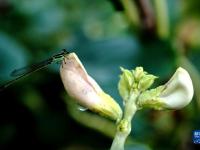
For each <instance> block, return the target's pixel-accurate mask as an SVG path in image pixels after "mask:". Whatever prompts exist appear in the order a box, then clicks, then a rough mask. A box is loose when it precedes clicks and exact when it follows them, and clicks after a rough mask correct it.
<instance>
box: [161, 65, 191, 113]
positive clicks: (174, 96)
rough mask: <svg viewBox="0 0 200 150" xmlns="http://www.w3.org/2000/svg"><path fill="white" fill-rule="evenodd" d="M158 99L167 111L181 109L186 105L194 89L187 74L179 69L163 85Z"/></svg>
mask: <svg viewBox="0 0 200 150" xmlns="http://www.w3.org/2000/svg"><path fill="white" fill-rule="evenodd" d="M164 86H165V89H164V90H163V92H162V93H161V94H160V99H162V100H163V101H164V102H165V103H166V107H167V108H169V109H181V108H183V107H185V106H186V105H188V104H189V103H190V102H191V100H192V97H193V94H194V89H193V84H192V80H191V78H190V75H189V74H188V72H187V71H186V70H185V69H183V68H181V67H179V68H178V69H177V70H176V72H175V73H174V75H173V76H172V78H171V79H170V80H169V81H168V82H167V83H166V84H165V85H164Z"/></svg>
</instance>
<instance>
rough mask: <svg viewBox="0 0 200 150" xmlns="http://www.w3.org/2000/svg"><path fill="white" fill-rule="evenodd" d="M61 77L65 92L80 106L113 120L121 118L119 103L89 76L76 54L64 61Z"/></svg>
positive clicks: (68, 56)
mask: <svg viewBox="0 0 200 150" xmlns="http://www.w3.org/2000/svg"><path fill="white" fill-rule="evenodd" d="M60 75H61V79H62V82H63V84H64V87H65V90H66V91H67V93H68V94H69V96H70V97H72V98H73V99H75V100H76V101H77V102H78V103H79V104H80V105H82V106H83V107H86V108H88V109H90V110H92V111H94V112H97V113H99V114H101V115H103V116H106V117H109V118H111V119H113V120H118V119H120V118H121V116H122V110H121V108H120V106H119V105H118V103H116V102H115V100H114V99H113V98H112V97H110V96H109V95H108V94H106V93H105V92H104V91H103V90H102V89H101V88H100V86H99V85H98V84H97V83H96V81H95V80H94V79H93V78H92V77H91V76H89V75H88V74H87V72H86V70H85V68H84V67H83V65H82V63H81V62H80V60H79V59H78V57H77V55H76V54H75V53H70V54H69V55H67V56H66V58H65V59H64V60H63V62H62V65H61V67H60Z"/></svg>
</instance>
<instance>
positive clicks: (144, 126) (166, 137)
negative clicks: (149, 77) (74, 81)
mask: <svg viewBox="0 0 200 150" xmlns="http://www.w3.org/2000/svg"><path fill="white" fill-rule="evenodd" d="M199 8H200V2H199V1H197V0H190V1H187V0H176V1H174V0H163V1H161V0H135V1H134V0H132V1H131V0H124V1H119V0H84V1H83V0H59V1H58V0H0V83H1V84H4V83H5V82H7V81H9V80H11V79H13V78H12V77H10V72H11V71H12V70H14V69H16V68H20V67H23V66H26V65H29V64H33V63H36V62H39V61H41V60H44V59H46V58H49V57H50V56H52V55H53V54H56V53H58V52H60V50H61V49H63V48H66V49H68V50H69V51H73V52H75V53H76V54H77V55H78V56H79V58H80V60H81V61H82V63H83V64H84V66H85V68H86V70H87V71H88V73H89V74H90V75H91V76H92V77H93V78H94V79H95V80H96V81H97V82H98V83H99V85H100V86H101V87H102V88H103V89H104V90H105V91H106V92H107V93H109V94H110V95H112V97H113V98H115V100H116V101H117V102H118V103H119V104H120V105H121V106H122V99H121V98H120V96H119V94H118V90H117V83H118V80H119V74H120V69H119V67H120V66H123V67H125V68H128V69H133V68H135V67H136V66H143V67H144V69H145V70H146V71H148V72H149V73H152V74H154V75H156V76H159V79H158V80H157V81H156V83H155V86H156V85H160V84H163V83H165V82H166V81H168V79H169V78H170V77H171V75H172V74H173V73H174V72H175V70H176V68H177V67H179V66H182V67H184V68H185V69H186V70H188V72H189V73H190V75H191V78H192V80H193V83H194V89H195V95H194V98H193V100H192V102H191V103H190V104H189V105H188V106H187V107H185V108H184V109H182V110H177V111H154V110H149V109H146V110H145V109H144V110H141V111H138V113H137V114H136V116H135V118H134V120H133V123H132V128H133V129H132V130H133V131H132V132H131V135H130V136H129V139H128V141H127V147H126V149H132V150H136V149H137V150H150V149H156V150H168V149H180V150H193V149H197V145H194V144H193V142H192V134H193V130H198V129H200V116H199V115H200V113H199V111H200V94H199V93H200V92H199V91H200V74H199V70H200V61H199V57H200V16H199V15H200V9H199ZM114 127H115V125H114V122H112V121H110V120H108V119H105V118H103V117H100V116H98V115H95V114H93V113H91V112H88V111H84V112H80V111H79V110H78V109H77V106H76V105H74V104H71V103H70V98H69V97H68V96H67V93H66V92H65V90H64V88H63V85H62V82H61V79H60V75H59V64H54V65H51V66H49V67H48V68H46V69H43V70H40V71H38V72H35V73H33V74H31V75H30V76H28V77H26V78H24V79H22V80H20V81H18V82H16V83H15V84H13V85H11V86H10V87H8V88H7V89H5V90H4V91H3V92H1V93H0V149H11V148H12V147H14V148H16V149H17V148H19V149H58V150H92V149H109V147H110V145H111V143H112V137H113V136H114Z"/></svg>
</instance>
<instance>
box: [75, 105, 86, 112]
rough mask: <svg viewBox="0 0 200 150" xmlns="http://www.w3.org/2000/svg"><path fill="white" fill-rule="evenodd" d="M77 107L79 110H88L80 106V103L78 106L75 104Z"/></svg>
mask: <svg viewBox="0 0 200 150" xmlns="http://www.w3.org/2000/svg"><path fill="white" fill-rule="evenodd" d="M77 109H78V110H80V111H86V110H88V108H86V107H83V106H81V105H78V106H77Z"/></svg>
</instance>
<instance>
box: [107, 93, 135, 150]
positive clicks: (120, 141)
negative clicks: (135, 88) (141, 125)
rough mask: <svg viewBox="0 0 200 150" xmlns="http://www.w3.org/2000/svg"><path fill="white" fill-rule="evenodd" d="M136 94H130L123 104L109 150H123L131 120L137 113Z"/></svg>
mask: <svg viewBox="0 0 200 150" xmlns="http://www.w3.org/2000/svg"><path fill="white" fill-rule="evenodd" d="M137 98H138V94H135V93H134V94H132V95H131V96H130V98H129V99H128V100H127V102H126V104H125V111H124V116H123V118H122V120H121V121H120V122H119V124H118V126H117V132H116V135H115V138H114V140H113V143H112V146H111V149H110V150H124V144H125V141H126V138H127V137H128V135H129V134H130V132H131V120H132V118H133V116H134V115H135V112H136V111H137V107H136V104H135V102H136V100H137Z"/></svg>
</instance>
